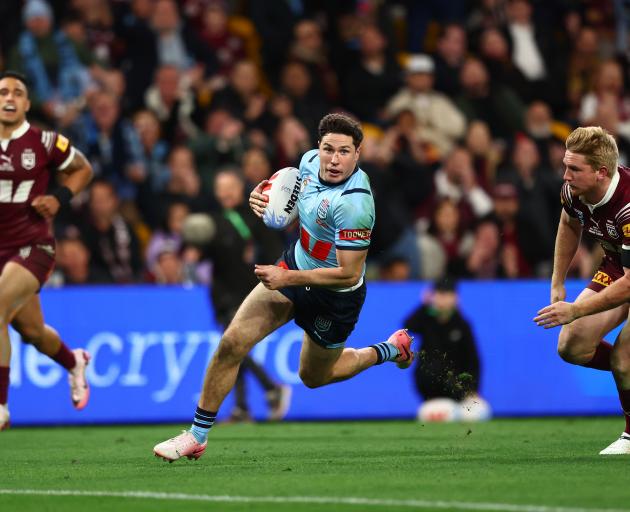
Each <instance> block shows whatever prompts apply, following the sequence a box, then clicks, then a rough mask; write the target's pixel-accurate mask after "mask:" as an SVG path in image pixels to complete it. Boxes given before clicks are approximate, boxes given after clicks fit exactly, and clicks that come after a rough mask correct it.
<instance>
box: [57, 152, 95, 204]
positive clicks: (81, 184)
mask: <svg viewBox="0 0 630 512" xmlns="http://www.w3.org/2000/svg"><path fill="white" fill-rule="evenodd" d="M62 172H63V174H64V175H65V179H64V180H63V186H64V187H68V188H69V189H70V191H71V192H72V195H73V196H74V195H76V194H78V193H79V192H81V191H82V190H83V189H84V188H85V187H87V185H88V183H90V181H91V180H92V176H93V174H94V172H93V171H92V166H91V165H90V162H88V160H87V158H85V155H84V154H83V153H81V151H79V150H78V149H76V148H75V149H74V158H73V159H72V160H71V161H70V163H69V164H68V165H67V166H66V167H65V168H64V169H63V171H62Z"/></svg>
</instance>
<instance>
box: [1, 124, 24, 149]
mask: <svg viewBox="0 0 630 512" xmlns="http://www.w3.org/2000/svg"><path fill="white" fill-rule="evenodd" d="M30 127H31V125H30V124H29V122H28V121H24V122H23V123H22V124H21V125H20V126H19V127H18V128H16V129H15V130H13V132H12V133H11V137H9V138H8V139H0V141H1V142H4V141H7V144H8V142H9V141H10V140H15V139H19V138H20V137H21V136H22V135H24V134H25V133H26V132H27V131H28V129H29V128H30ZM3 146H4V144H3Z"/></svg>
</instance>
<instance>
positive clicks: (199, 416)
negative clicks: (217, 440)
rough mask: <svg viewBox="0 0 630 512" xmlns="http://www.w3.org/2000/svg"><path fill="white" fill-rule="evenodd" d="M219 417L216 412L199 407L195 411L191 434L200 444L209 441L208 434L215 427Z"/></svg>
mask: <svg viewBox="0 0 630 512" xmlns="http://www.w3.org/2000/svg"><path fill="white" fill-rule="evenodd" d="M216 417H217V413H216V412H210V411H205V410H203V409H202V408H201V407H197V410H196V411H195V419H194V420H193V424H192V425H191V427H190V432H191V433H192V435H193V436H195V439H196V440H197V442H198V443H201V444H203V443H205V442H206V440H207V439H208V432H209V431H210V429H211V428H212V425H214V420H215V419H216Z"/></svg>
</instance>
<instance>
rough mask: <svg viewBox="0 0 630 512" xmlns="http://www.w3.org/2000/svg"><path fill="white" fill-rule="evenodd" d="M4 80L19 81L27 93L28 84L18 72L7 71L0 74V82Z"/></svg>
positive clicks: (24, 76)
mask: <svg viewBox="0 0 630 512" xmlns="http://www.w3.org/2000/svg"><path fill="white" fill-rule="evenodd" d="M4 78H15V79H16V80H19V81H20V82H22V83H23V84H24V87H26V91H27V92H28V87H29V83H28V78H26V75H23V74H22V73H20V72H19V71H11V70H10V69H7V70H6V71H3V72H2V73H0V80H2V79H4Z"/></svg>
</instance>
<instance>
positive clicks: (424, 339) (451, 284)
mask: <svg viewBox="0 0 630 512" xmlns="http://www.w3.org/2000/svg"><path fill="white" fill-rule="evenodd" d="M458 301H459V297H458V292H457V283H456V282H455V281H453V280H452V279H450V278H448V277H445V278H441V279H438V280H437V281H435V282H434V283H433V286H432V287H431V289H430V290H429V291H428V292H427V293H425V295H424V297H423V301H422V304H420V305H419V306H417V307H416V308H415V309H414V310H413V311H412V312H411V313H410V314H409V315H408V316H407V318H406V319H405V321H404V324H403V325H404V326H405V328H407V329H408V330H409V331H410V332H411V333H412V334H415V335H418V336H419V338H420V343H421V345H420V352H419V357H418V361H417V363H416V365H415V367H414V377H415V384H416V390H417V392H418V394H419V396H420V397H421V398H422V399H423V400H424V404H423V407H425V408H426V407H427V405H428V404H429V402H430V401H432V400H436V399H448V400H452V401H454V402H456V403H462V404H461V405H462V406H464V405H465V406H468V404H469V403H470V404H471V405H473V408H474V409H475V413H481V412H482V411H481V410H477V409H478V408H477V407H476V406H475V404H474V403H473V402H476V403H477V404H481V403H482V402H483V403H484V404H485V401H483V399H481V398H480V397H479V396H478V394H479V385H480V374H481V364H480V358H479V352H478V350H477V343H476V341H475V336H474V333H473V329H472V327H471V325H470V323H469V322H468V320H467V319H466V318H465V317H464V316H463V315H462V313H461V311H460V309H459V306H458ZM463 402H466V404H464V403H463ZM454 405H455V404H454ZM460 407H461V406H460ZM486 408H487V404H485V407H483V408H480V409H484V412H485V415H486V416H487V414H489V411H488V410H487V409H486ZM420 412H422V408H421V409H420ZM465 412H472V411H462V413H464V414H463V417H462V418H461V419H467V420H480V419H485V417H483V416H484V415H482V414H474V415H472V414H471V415H470V416H468V415H465ZM458 417H459V414H457V415H456V416H455V419H457V418H458ZM423 419H424V418H423ZM427 419H429V420H431V418H427ZM435 419H437V420H439V419H440V418H435ZM442 419H446V418H442ZM449 419H453V418H449Z"/></svg>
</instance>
